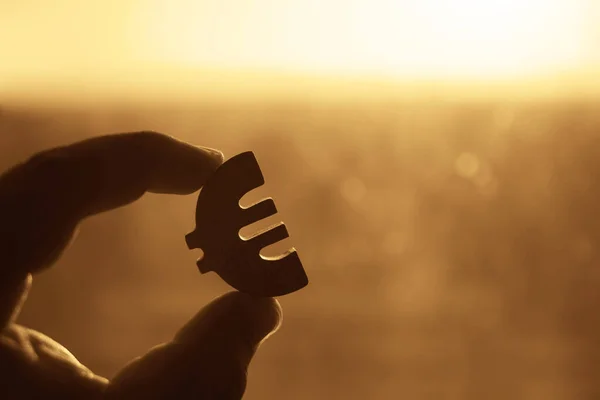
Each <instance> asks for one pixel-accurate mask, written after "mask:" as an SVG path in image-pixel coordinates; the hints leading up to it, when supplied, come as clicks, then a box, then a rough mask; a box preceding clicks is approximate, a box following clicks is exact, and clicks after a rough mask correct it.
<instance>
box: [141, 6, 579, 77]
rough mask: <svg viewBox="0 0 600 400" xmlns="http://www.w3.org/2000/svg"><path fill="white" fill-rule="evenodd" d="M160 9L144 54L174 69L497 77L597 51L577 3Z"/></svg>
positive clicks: (561, 65) (148, 23) (562, 64)
mask: <svg viewBox="0 0 600 400" xmlns="http://www.w3.org/2000/svg"><path fill="white" fill-rule="evenodd" d="M155 1H156V3H155V4H154V5H153V6H150V7H148V10H149V11H151V13H150V14H145V15H144V16H143V18H144V21H145V24H144V25H145V27H146V29H147V30H146V31H144V32H145V33H144V34H145V35H148V37H149V40H147V44H148V45H147V47H146V48H145V49H142V53H141V54H140V55H141V56H143V57H146V58H151V59H153V60H154V61H157V62H160V63H166V64H177V65H185V66H206V65H208V66H211V65H218V66H225V67H235V68H239V67H254V68H264V67H266V68H273V69H284V70H285V69H287V70H299V71H307V70H308V71H315V72H335V73H369V74H373V73H375V74H385V75H395V76H411V77H412V76H420V77H455V78H456V77H474V78H492V77H512V76H520V75H527V74H530V73H532V74H538V73H544V72H555V71H559V70H562V69H568V68H572V67H576V66H578V64H580V63H581V62H582V60H583V58H584V57H585V52H586V51H589V49H587V48H586V47H585V45H586V43H585V40H584V39H585V34H584V29H583V28H582V26H584V23H583V22H584V20H585V17H584V15H583V13H584V12H583V10H582V8H583V7H582V3H581V2H579V1H575V0H414V1H412V0H410V1H409V0H336V1H324V0H305V1H302V2H299V1H294V2H292V1H289V0H288V1H266V0H263V1H258V0H257V1H253V2H239V1H238V2H235V1H231V0H222V1H219V2H198V1H192V0H189V1H183V0H181V1H179V2H164V1H157V0H155ZM149 3H150V2H149ZM174 3H177V5H178V6H174ZM147 4H148V3H147Z"/></svg>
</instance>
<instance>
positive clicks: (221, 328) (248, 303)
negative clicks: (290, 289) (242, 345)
mask: <svg viewBox="0 0 600 400" xmlns="http://www.w3.org/2000/svg"><path fill="white" fill-rule="evenodd" d="M282 320H283V311H282V309H281V305H280V304H279V302H278V301H277V300H276V299H274V298H271V297H257V296H252V295H249V294H246V293H241V292H235V291H233V292H229V293H226V294H224V295H222V296H220V297H217V298H216V299H215V300H213V301H212V302H211V303H209V304H208V305H207V306H205V307H204V308H203V309H202V310H201V311H200V312H199V313H198V314H196V315H195V316H194V317H193V318H192V319H191V320H190V321H189V322H188V323H187V324H186V325H185V326H184V327H183V328H182V329H181V330H180V331H179V332H178V333H177V335H176V336H175V340H176V341H196V340H199V338H202V337H205V335H206V334H207V332H209V331H210V332H221V333H222V334H223V335H231V334H233V335H236V336H238V337H240V338H241V339H243V340H245V341H246V342H247V343H248V344H250V345H251V346H252V347H257V346H258V345H259V344H260V343H261V342H263V341H264V340H265V339H266V338H267V337H268V336H270V335H272V334H273V333H274V332H276V331H277V330H278V329H279V327H280V326H281V323H282Z"/></svg>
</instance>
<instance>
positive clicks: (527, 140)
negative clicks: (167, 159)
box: [0, 0, 600, 400]
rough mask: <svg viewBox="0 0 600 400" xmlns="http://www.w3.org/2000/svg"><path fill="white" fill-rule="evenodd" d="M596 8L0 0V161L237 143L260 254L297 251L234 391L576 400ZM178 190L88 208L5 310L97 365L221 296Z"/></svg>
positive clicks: (594, 161) (591, 249)
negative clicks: (253, 204) (59, 151)
mask: <svg viewBox="0 0 600 400" xmlns="http://www.w3.org/2000/svg"><path fill="white" fill-rule="evenodd" d="M599 19H600V4H599V3H598V2H596V1H594V0H528V1H520V0H446V1H444V0H345V1H341V0H320V1H317V0H303V1H297V0H279V1H269V0H253V1H242V0H218V1H217V0H196V1H192V0H189V1H186V0H169V1H167V0H144V1H142V0H120V1H117V0H104V1H76V0H55V1H53V2H51V3H50V2H46V1H43V0H22V1H19V2H15V1H10V0H0V166H1V167H2V169H6V168H8V167H9V166H10V165H12V164H14V163H17V162H19V161H21V160H24V159H25V158H27V157H28V156H30V155H31V154H33V153H34V152H36V151H39V150H41V149H44V148H48V147H51V146H56V145H61V144H66V143H69V142H73V141H76V140H80V139H84V138H87V137H92V136H97V135H101V134H106V133H114V132H125V131H135V130H156V131H161V132H165V133H169V134H171V135H174V136H176V137H178V138H180V139H183V140H187V141H190V142H192V143H194V144H202V145H206V146H211V147H217V148H220V149H222V150H223V151H224V152H225V154H226V156H231V155H234V154H236V153H237V152H241V151H244V150H253V151H255V153H256V154H257V157H258V159H259V161H260V163H261V166H262V169H263V172H264V174H265V177H266V180H267V185H266V186H265V187H263V188H260V189H258V190H257V191H256V192H253V193H252V194H250V195H249V198H250V197H253V199H258V198H260V197H262V196H273V197H274V198H275V200H276V202H277V205H278V208H279V210H280V214H279V215H278V216H277V218H281V219H283V220H284V221H285V222H286V224H287V225H288V228H289V230H290V232H291V234H292V237H291V239H286V241H284V242H282V244H279V245H278V247H277V248H274V249H273V248H272V249H270V251H271V252H275V253H276V252H277V251H279V250H278V249H279V248H281V249H283V248H285V247H289V246H292V245H293V246H295V247H296V248H297V249H298V251H299V254H300V256H301V258H302V260H303V262H304V265H305V268H306V269H307V272H308V275H309V278H310V280H311V282H310V285H309V286H308V287H307V288H306V289H304V290H302V291H300V292H298V293H295V294H293V295H290V296H286V297H284V298H282V299H281V300H280V301H281V303H282V305H283V308H284V313H285V321H284V325H283V327H282V329H281V331H280V332H279V333H278V334H277V335H275V336H273V337H272V338H271V339H270V340H269V341H268V342H267V343H266V344H265V345H264V346H263V347H262V348H261V350H260V351H259V353H258V355H257V357H256V359H255V361H254V363H253V366H252V368H251V370H250V377H249V386H248V391H247V395H246V397H245V398H247V399H250V400H252V399H261V400H268V399H290V400H294V399H348V400H352V399H374V400H378V399H399V398H403V399H507V398H510V399H544V400H562V399H598V398H600V383H599V382H600V380H599V379H598V378H600V377H599V376H598V375H599V374H598V369H597V368H598V365H599V362H600V346H599V345H600V343H599V341H600V316H599V315H598V313H597V306H598V304H600V298H599V295H598V293H599V290H598V289H599V287H600V270H598V268H597V267H598V260H599V258H600V254H599V252H598V242H599V240H600V223H598V222H597V221H596V219H595V218H596V208H597V206H598V202H599V201H600V136H599V134H598V130H599V129H600V113H599V111H600V102H599V99H598V95H599V94H600V69H599V66H600V28H599V25H598V24H597V21H598V20H599ZM250 200H252V199H250ZM250 200H249V201H250ZM195 201H196V196H195V195H193V196H185V197H177V196H172V197H169V196H158V195H148V196H146V197H145V198H144V199H142V200H141V201H139V202H138V203H136V204H134V205H132V206H128V207H125V208H122V209H119V210H116V211H114V212H111V213H106V214H102V215H100V216H97V217H94V218H91V219H89V220H88V221H86V222H85V224H84V225H83V226H82V228H81V233H80V235H79V237H78V239H77V241H76V242H75V243H74V245H73V246H72V247H71V248H70V250H69V251H68V252H67V253H66V255H65V257H64V258H63V259H62V260H61V261H60V262H59V264H58V265H57V266H56V267H55V268H54V269H52V270H50V271H48V272H45V273H43V274H41V275H39V276H38V277H37V278H36V279H35V281H34V287H33V290H32V293H31V295H30V298H29V301H28V303H27V304H26V306H25V309H24V311H23V314H22V316H21V318H20V320H21V321H20V322H21V323H23V324H26V325H28V326H30V327H33V328H35V329H38V330H41V331H43V332H45V333H46V334H48V335H49V336H51V337H53V338H54V339H56V340H58V341H60V342H61V343H63V344H64V345H65V346H67V347H68V348H69V349H71V350H72V351H73V353H74V354H75V355H76V356H77V357H78V358H79V359H80V360H81V361H82V362H83V363H85V364H86V365H88V366H89V367H90V368H91V369H93V370H94V371H96V372H97V373H99V374H103V375H105V376H107V377H111V376H113V375H114V374H115V372H116V371H117V370H118V369H119V367H120V366H122V365H123V364H124V363H126V362H127V361H128V360H130V359H131V358H133V357H135V356H137V355H140V354H142V353H143V352H145V351H146V350H147V349H148V348H150V347H151V346H153V345H155V344H157V343H159V342H162V341H166V340H169V339H170V338H171V336H172V335H173V333H174V332H175V331H176V330H177V329H178V328H179V327H180V326H181V325H182V324H183V323H184V322H185V321H186V320H187V319H188V318H189V317H191V316H192V315H193V314H194V313H195V312H196V311H197V310H198V309H199V308H200V307H201V306H202V305H203V304H205V303H206V302H208V301H209V300H210V299H212V298H213V297H215V296H217V295H219V294H222V293H224V292H225V291H227V290H228V287H227V286H226V285H225V284H224V283H223V282H222V281H220V279H219V278H218V277H216V275H207V276H200V274H199V273H198V271H197V269H196V267H195V259H196V257H197V254H195V253H193V252H190V251H189V250H187V247H186V246H185V242H184V235H185V234H186V233H188V232H189V231H191V230H193V228H194V207H195ZM267 222H269V221H267ZM267 222H265V224H266V223H267Z"/></svg>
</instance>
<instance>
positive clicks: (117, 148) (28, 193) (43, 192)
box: [0, 132, 223, 278]
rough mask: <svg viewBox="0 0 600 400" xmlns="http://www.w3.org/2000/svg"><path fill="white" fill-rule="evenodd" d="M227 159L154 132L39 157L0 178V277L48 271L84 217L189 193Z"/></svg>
mask: <svg viewBox="0 0 600 400" xmlns="http://www.w3.org/2000/svg"><path fill="white" fill-rule="evenodd" d="M222 162H223V155H222V154H221V153H220V152H218V151H215V150H210V149H206V148H198V147H195V146H192V145H190V144H187V143H184V142H181V141H179V140H176V139H174V138H172V137H169V136H166V135H163V134H159V133H154V132H136V133H125V134H116V135H109V136H102V137H97V138H93V139H89V140H85V141H82V142H79V143H75V144H72V145H69V146H64V147H60V148H55V149H52V150H48V151H45V152H43V153H40V154H37V155H35V156H34V157H32V158H31V159H30V160H28V161H27V162H25V163H23V164H20V165H18V166H16V167H15V168H13V169H11V170H9V171H8V172H6V173H5V174H4V175H3V176H2V177H0V221H1V222H2V224H1V226H0V257H1V261H2V262H1V265H2V266H1V267H0V268H1V270H0V272H1V273H2V274H3V275H5V276H8V275H11V274H18V275H19V278H21V277H24V276H25V275H26V273H28V272H35V271H37V270H39V269H41V268H43V267H46V266H48V265H49V264H51V263H52V262H53V261H54V260H55V259H56V258H57V257H58V256H59V254H60V253H61V251H62V249H63V248H64V247H65V246H66V245H67V244H68V242H69V241H70V239H71V236H72V234H73V230H74V229H75V227H76V226H77V224H78V222H79V221H80V220H81V219H82V218H85V217H86V216H89V215H92V214H95V213H99V212H102V211H106V210H109V209H112V208H116V207H120V206H123V205H126V204H128V203H131V202H132V201H134V200H136V199H138V198H139V197H141V196H142V195H143V194H144V193H145V192H147V191H151V192H157V193H175V194H186V193H192V192H194V191H196V190H198V189H199V188H200V187H201V186H202V185H203V184H204V183H205V182H206V180H207V179H208V177H209V176H210V175H211V174H212V173H213V172H214V171H215V170H216V168H217V167H218V166H219V165H220V164H221V163H222Z"/></svg>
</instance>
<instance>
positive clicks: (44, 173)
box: [0, 132, 281, 399]
mask: <svg viewBox="0 0 600 400" xmlns="http://www.w3.org/2000/svg"><path fill="white" fill-rule="evenodd" d="M222 162H223V156H222V154H220V153H218V152H214V151H213V152H211V151H210V150H206V149H201V148H197V147H194V146H191V145H188V144H185V143H182V142H180V141H177V140H175V139H173V138H170V137H168V136H165V135H161V134H158V133H152V132H140V133H129V134H119V135H110V136H104V137H99V138H94V139H90V140H86V141H83V142H79V143H76V144H73V145H70V146H66V147H61V148H57V149H52V150H49V151H46V152H43V153H40V154H38V155H36V156H34V157H33V158H31V159H30V160H29V161H27V162H25V163H23V164H20V165H17V166H16V167H14V168H12V169H11V170H9V171H7V172H6V173H4V175H2V176H1V177H0V323H1V324H2V325H1V328H2V334H1V335H0V398H1V399H240V398H241V397H242V395H243V393H244V390H245V386H246V371H247V368H248V364H249V363H250V360H251V358H252V357H253V355H254V353H255V351H256V349H257V348H258V346H259V345H260V343H261V342H262V341H263V340H264V339H265V338H266V337H267V336H268V335H269V334H270V333H272V332H274V331H275V330H276V329H277V328H278V326H279V324H280V320H281V309H280V307H279V304H278V303H277V302H276V301H275V300H274V299H271V298H268V299H266V298H253V297H251V296H248V295H244V294H241V293H237V292H232V293H228V294H226V295H224V296H222V297H220V298H218V299H216V300H215V301H213V302H212V303H210V304H209V305H207V306H206V307H204V308H203V309H202V310H201V311H200V312H199V313H198V314H197V315H196V316H195V317H194V318H192V320H191V321H190V322H189V323H188V324H187V325H186V326H184V327H183V328H182V329H181V330H180V331H179V332H178V333H177V334H176V335H175V337H174V338H173V340H172V341H171V342H169V343H166V344H162V345H160V346H157V347H155V348H153V349H151V350H150V351H149V352H148V353H147V354H146V355H144V356H143V357H140V358H138V359H136V360H134V361H133V362H131V363H130V364H129V365H128V366H126V367H125V368H124V369H123V370H122V371H121V372H119V374H118V375H117V376H116V377H115V378H114V379H113V380H112V381H110V382H109V381H107V380H106V379H105V378H102V377H99V376H97V375H94V374H93V373H92V372H91V371H90V370H88V369H87V368H86V367H84V366H83V365H81V364H80V363H79V362H78V361H77V360H76V359H75V357H74V356H73V355H71V353H69V352H68V351H67V350H66V349H65V348H64V347H62V346H61V345H60V344H58V343H56V342H54V341H53V340H52V339H50V338H48V337H46V336H44V335H42V334H41V333H38V332H35V331H33V330H30V329H27V328H25V327H22V326H19V325H17V324H15V323H14V321H15V318H16V317H17V315H18V313H19V309H20V307H21V305H22V304H23V302H24V301H25V298H26V295H27V292H28V290H29V288H30V285H31V280H32V274H35V273H37V272H39V271H41V270H43V269H45V268H48V267H49V266H51V265H52V264H53V263H54V261H56V260H57V259H58V257H59V256H60V255H61V253H62V251H63V250H64V249H65V248H66V247H67V245H68V243H69V242H70V241H71V239H72V237H73V234H74V232H75V230H76V227H77V225H78V224H79V222H81V221H82V220H83V219H84V218H86V217H88V216H90V215H92V214H96V213H100V212H103V211H107V210H109V209H113V208H116V207H120V206H123V205H126V204H128V203H130V202H132V201H134V200H136V199H138V198H140V197H141V196H142V195H143V194H144V193H145V192H147V191H149V192H155V193H174V194H189V193H192V192H195V191H196V190H198V189H199V188H200V187H201V186H202V185H203V184H204V182H205V181H206V179H207V178H208V177H209V176H210V174H211V173H212V172H213V171H214V170H215V169H216V168H217V167H218V166H219V165H220V164H221V163H222Z"/></svg>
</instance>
